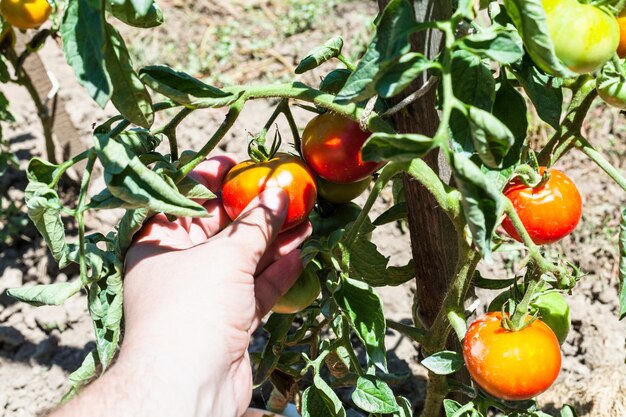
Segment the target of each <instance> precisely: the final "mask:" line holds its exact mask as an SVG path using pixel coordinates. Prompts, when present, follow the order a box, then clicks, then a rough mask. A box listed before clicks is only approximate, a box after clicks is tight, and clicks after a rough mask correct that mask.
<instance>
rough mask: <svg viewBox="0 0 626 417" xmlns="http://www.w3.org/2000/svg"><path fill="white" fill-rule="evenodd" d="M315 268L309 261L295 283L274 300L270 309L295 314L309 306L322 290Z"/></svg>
mask: <svg viewBox="0 0 626 417" xmlns="http://www.w3.org/2000/svg"><path fill="white" fill-rule="evenodd" d="M317 270H318V268H316V267H315V264H313V263H310V264H309V265H308V266H307V267H306V269H305V270H304V272H302V275H300V277H299V278H298V280H297V281H296V283H295V284H293V286H292V287H291V288H290V289H289V291H287V293H286V294H285V295H283V296H282V297H280V299H279V300H278V301H277V302H276V304H275V305H274V307H273V308H272V311H273V312H275V313H280V314H295V313H299V312H301V311H302V310H304V309H305V308H307V307H308V306H310V305H311V304H312V303H313V302H314V301H315V300H316V299H317V297H318V296H319V295H320V292H321V291H322V288H321V286H320V280H319V278H318V277H317V272H316V271H317Z"/></svg>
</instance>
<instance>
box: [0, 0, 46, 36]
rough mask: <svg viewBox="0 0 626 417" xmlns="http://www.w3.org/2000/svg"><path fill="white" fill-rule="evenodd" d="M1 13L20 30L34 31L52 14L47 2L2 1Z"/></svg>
mask: <svg viewBox="0 0 626 417" xmlns="http://www.w3.org/2000/svg"><path fill="white" fill-rule="evenodd" d="M0 13H2V16H3V17H4V18H5V19H6V21H7V22H9V23H10V24H11V25H13V26H15V27H16V28H18V29H23V30H26V29H34V28H38V27H39V26H41V25H42V24H43V23H44V22H45V21H46V20H48V17H50V13H52V7H50V4H48V2H47V1H46V0H2V1H0Z"/></svg>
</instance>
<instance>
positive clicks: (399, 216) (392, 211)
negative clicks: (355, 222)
mask: <svg viewBox="0 0 626 417" xmlns="http://www.w3.org/2000/svg"><path fill="white" fill-rule="evenodd" d="M408 215H409V212H408V208H407V204H406V203H398V204H396V205H394V206H392V207H390V208H389V209H388V210H386V211H385V212H384V213H383V214H381V215H380V216H378V217H377V218H376V220H374V221H373V222H372V224H373V225H374V226H382V225H385V224H389V223H393V222H396V221H399V220H404V219H406V218H407V217H408Z"/></svg>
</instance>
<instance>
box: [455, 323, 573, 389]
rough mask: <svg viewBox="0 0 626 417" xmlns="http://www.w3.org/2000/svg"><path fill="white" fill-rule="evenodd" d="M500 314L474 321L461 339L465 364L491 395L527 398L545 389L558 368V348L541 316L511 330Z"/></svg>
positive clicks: (554, 377)
mask: <svg viewBox="0 0 626 417" xmlns="http://www.w3.org/2000/svg"><path fill="white" fill-rule="evenodd" d="M501 321H502V314H501V313H499V312H495V313H487V314H485V315H483V316H481V317H479V318H478V319H477V320H476V321H474V322H473V323H472V324H471V326H470V327H469V329H468V330H467V334H466V335H465V339H463V357H464V358H465V365H466V366H467V369H468V371H469V373H470V375H471V376H472V378H473V379H474V381H476V383H477V384H478V385H479V386H480V387H481V388H482V389H483V390H485V391H486V392H488V393H489V394H491V395H493V396H494V397H497V398H501V399H503V400H509V401H519V400H528V399H530V398H533V397H535V396H537V395H539V394H541V393H542V392H544V391H545V390H547V389H548V388H549V387H550V386H551V385H552V384H553V383H554V381H555V380H556V378H557V376H558V375H559V371H560V370H561V350H560V348H559V341H558V340H557V338H556V336H555V335H554V332H552V330H550V328H549V327H548V326H547V325H546V324H545V323H543V322H542V321H540V320H535V321H534V322H533V323H532V324H530V325H529V326H528V327H526V328H524V329H522V330H520V331H517V332H511V331H508V330H506V329H504V328H503V327H502V326H501V324H500V322H501Z"/></svg>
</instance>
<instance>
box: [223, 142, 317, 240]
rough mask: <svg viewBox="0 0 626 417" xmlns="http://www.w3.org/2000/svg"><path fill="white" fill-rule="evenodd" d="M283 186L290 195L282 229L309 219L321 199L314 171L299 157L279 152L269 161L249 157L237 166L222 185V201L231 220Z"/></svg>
mask: <svg viewBox="0 0 626 417" xmlns="http://www.w3.org/2000/svg"><path fill="white" fill-rule="evenodd" d="M273 187H279V188H282V189H283V190H285V191H286V192H287V194H288V195H289V210H288V212H287V218H286V219H285V223H284V224H283V227H282V229H281V231H285V230H288V229H291V228H292V227H294V226H297V225H299V224H300V223H302V222H303V221H305V220H306V219H307V217H308V215H309V213H310V212H311V210H312V209H313V205H314V204H315V199H316V198H317V186H316V185H315V178H313V174H312V173H311V171H309V169H308V168H307V167H306V165H305V164H304V162H303V161H302V160H301V159H300V158H298V157H295V156H292V155H288V154H284V153H278V154H276V156H275V157H274V158H272V159H270V160H269V161H266V162H254V161H252V160H248V161H245V162H241V163H239V164H237V165H236V166H235V167H233V168H232V169H231V170H230V171H229V172H228V174H227V175H226V178H225V179H224V185H223V187H222V204H223V205H224V209H225V210H226V213H228V216H229V217H230V218H231V219H233V220H234V219H235V218H237V216H239V214H241V212H242V211H243V209H244V208H245V207H246V206H247V205H248V204H249V203H250V202H251V201H252V200H253V199H254V198H255V197H256V196H257V195H259V194H260V193H261V192H263V191H264V190H265V189H266V188H273Z"/></svg>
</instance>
